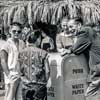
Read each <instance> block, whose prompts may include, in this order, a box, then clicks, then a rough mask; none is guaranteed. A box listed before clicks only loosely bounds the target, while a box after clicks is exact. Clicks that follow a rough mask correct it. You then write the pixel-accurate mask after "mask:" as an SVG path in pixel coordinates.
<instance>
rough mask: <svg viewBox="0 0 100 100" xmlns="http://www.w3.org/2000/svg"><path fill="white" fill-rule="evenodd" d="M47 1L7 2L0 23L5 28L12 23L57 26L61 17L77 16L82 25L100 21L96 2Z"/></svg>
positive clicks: (99, 10) (99, 6)
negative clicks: (38, 23)
mask: <svg viewBox="0 0 100 100" xmlns="http://www.w3.org/2000/svg"><path fill="white" fill-rule="evenodd" d="M48 1H49V0H48ZM48 1H40V0H39V1H35V0H33V1H26V2H23V1H16V2H11V1H9V2H11V3H9V4H8V5H7V6H6V7H4V8H5V9H2V11H1V13H0V15H1V20H2V21H1V23H3V24H4V26H5V27H7V26H9V25H10V23H11V22H13V21H18V22H20V23H22V24H25V23H26V22H28V23H29V24H34V23H35V22H45V23H49V24H53V25H57V24H59V22H60V21H61V20H62V18H63V17H67V18H73V17H77V16H81V17H82V18H83V21H84V23H89V22H93V23H96V22H98V20H100V3H98V2H90V1H82V2H77V1H76V2H68V0H65V1H59V2H48Z"/></svg>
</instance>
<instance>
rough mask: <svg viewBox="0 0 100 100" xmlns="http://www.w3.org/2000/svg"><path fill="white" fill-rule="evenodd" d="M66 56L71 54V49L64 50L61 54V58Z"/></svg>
mask: <svg viewBox="0 0 100 100" xmlns="http://www.w3.org/2000/svg"><path fill="white" fill-rule="evenodd" d="M66 54H71V50H69V49H66V50H64V51H63V52H62V53H61V56H64V55H66Z"/></svg>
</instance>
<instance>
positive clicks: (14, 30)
mask: <svg viewBox="0 0 100 100" xmlns="http://www.w3.org/2000/svg"><path fill="white" fill-rule="evenodd" d="M9 33H10V34H11V37H12V38H13V39H18V38H20V35H21V28H20V27H19V26H18V25H12V26H11V27H10V29H9Z"/></svg>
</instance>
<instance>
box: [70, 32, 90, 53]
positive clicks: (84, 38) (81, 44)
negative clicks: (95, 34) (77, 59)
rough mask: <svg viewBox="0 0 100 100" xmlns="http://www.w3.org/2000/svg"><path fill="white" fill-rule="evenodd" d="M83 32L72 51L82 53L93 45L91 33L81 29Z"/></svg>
mask: <svg viewBox="0 0 100 100" xmlns="http://www.w3.org/2000/svg"><path fill="white" fill-rule="evenodd" d="M81 32H82V33H81V34H80V35H79V36H78V37H77V41H76V43H75V44H74V46H73V48H72V52H73V53H75V54H80V53H82V52H83V51H84V50H86V49H87V48H88V47H89V46H90V45H91V40H90V38H89V33H87V32H85V31H81Z"/></svg>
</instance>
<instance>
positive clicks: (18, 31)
mask: <svg viewBox="0 0 100 100" xmlns="http://www.w3.org/2000/svg"><path fill="white" fill-rule="evenodd" d="M12 32H13V33H14V34H15V33H16V32H17V33H21V30H12Z"/></svg>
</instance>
